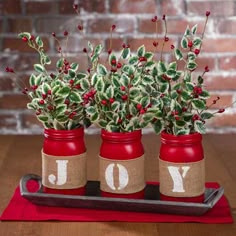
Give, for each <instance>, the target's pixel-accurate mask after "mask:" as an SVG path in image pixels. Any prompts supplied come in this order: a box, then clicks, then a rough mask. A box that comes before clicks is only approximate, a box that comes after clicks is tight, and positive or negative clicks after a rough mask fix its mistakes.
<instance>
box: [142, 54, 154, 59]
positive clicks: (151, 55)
mask: <svg viewBox="0 0 236 236" xmlns="http://www.w3.org/2000/svg"><path fill="white" fill-rule="evenodd" d="M153 56H154V54H153V53H152V52H145V54H144V57H145V58H146V59H147V61H149V60H151V59H152V58H153Z"/></svg>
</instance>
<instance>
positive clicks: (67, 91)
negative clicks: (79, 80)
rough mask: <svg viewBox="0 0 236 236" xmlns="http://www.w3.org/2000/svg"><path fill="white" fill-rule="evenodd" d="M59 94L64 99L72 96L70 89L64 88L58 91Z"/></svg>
mask: <svg viewBox="0 0 236 236" xmlns="http://www.w3.org/2000/svg"><path fill="white" fill-rule="evenodd" d="M57 94H58V95H60V96H62V97H67V96H68V95H69V94H70V88H69V87H63V88H61V89H59V90H58V91H57Z"/></svg>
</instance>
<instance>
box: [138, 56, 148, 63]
mask: <svg viewBox="0 0 236 236" xmlns="http://www.w3.org/2000/svg"><path fill="white" fill-rule="evenodd" d="M139 61H140V62H142V61H147V58H146V57H139Z"/></svg>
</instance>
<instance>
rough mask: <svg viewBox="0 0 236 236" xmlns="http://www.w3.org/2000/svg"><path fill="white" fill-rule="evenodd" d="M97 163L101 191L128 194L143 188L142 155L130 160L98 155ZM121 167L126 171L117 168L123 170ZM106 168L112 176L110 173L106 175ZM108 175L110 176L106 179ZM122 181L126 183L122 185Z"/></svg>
mask: <svg viewBox="0 0 236 236" xmlns="http://www.w3.org/2000/svg"><path fill="white" fill-rule="evenodd" d="M99 165H100V168H99V172H100V189H101V190H102V191H105V192H109V193H117V194H129V193H136V192H139V191H141V190H143V189H144V187H145V177H144V155H143V156H141V157H138V158H135V159H130V160H111V159H107V158H103V157H101V156H99ZM123 167H124V168H125V169H126V170H127V172H126V173H124V171H119V168H122V169H123V170H124V168H123ZM108 169H110V174H111V175H112V177H111V176H110V175H108V176H106V173H107V172H108ZM111 170H112V172H111ZM109 176H110V177H111V178H110V179H107V178H108V177H109ZM109 183H110V184H109ZM122 183H126V184H125V185H124V184H123V187H122ZM109 185H110V186H109ZM111 185H112V186H113V188H112V187H111Z"/></svg>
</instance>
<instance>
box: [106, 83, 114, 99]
mask: <svg viewBox="0 0 236 236" xmlns="http://www.w3.org/2000/svg"><path fill="white" fill-rule="evenodd" d="M106 94H107V97H108V98H113V97H114V89H113V87H112V86H111V85H109V86H108V87H107V89H106Z"/></svg>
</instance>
